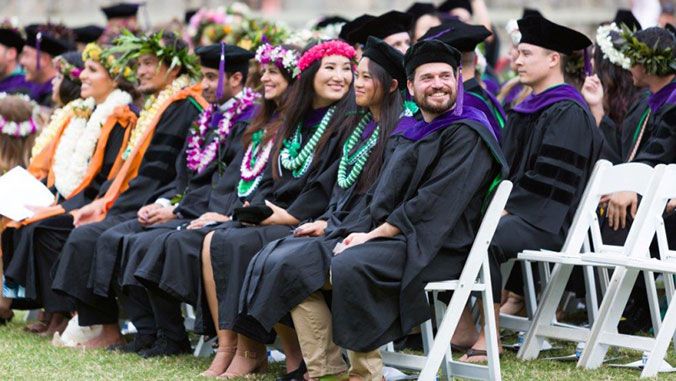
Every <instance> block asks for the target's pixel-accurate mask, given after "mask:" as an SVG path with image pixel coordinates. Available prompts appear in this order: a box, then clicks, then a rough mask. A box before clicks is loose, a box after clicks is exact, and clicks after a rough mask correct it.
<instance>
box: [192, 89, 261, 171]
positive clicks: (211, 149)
mask: <svg viewBox="0 0 676 381" xmlns="http://www.w3.org/2000/svg"><path fill="white" fill-rule="evenodd" d="M259 98H260V94H258V93H257V92H255V91H253V90H251V89H249V88H245V89H244V90H242V94H241V95H239V96H238V97H237V99H236V100H235V102H234V103H233V104H232V105H231V106H230V107H228V108H227V109H226V110H225V111H224V112H223V117H222V119H221V120H220V122H218V125H217V127H216V135H215V136H214V137H213V139H211V140H210V141H209V142H208V143H207V134H208V132H209V130H210V129H209V123H210V122H211V119H212V115H213V113H214V108H213V106H211V105H209V107H207V108H206V109H205V110H204V111H203V112H202V114H200V116H199V118H198V119H197V122H196V123H195V125H194V126H193V128H192V129H191V131H190V135H189V136H188V149H187V150H186V153H187V155H188V158H187V162H188V169H190V170H191V171H194V172H197V173H200V172H202V171H203V170H204V169H205V168H206V167H207V166H208V165H209V164H210V163H211V162H212V161H213V160H214V158H215V157H216V154H217V152H218V147H219V145H220V144H221V143H222V142H225V140H226V138H227V137H228V135H229V134H230V132H231V131H232V128H233V126H234V125H235V123H236V121H237V116H238V115H240V114H241V113H242V112H243V111H244V110H246V109H248V108H249V107H252V106H253V105H254V103H256V101H257V100H258V99H259ZM205 143H206V145H204V144H205Z"/></svg>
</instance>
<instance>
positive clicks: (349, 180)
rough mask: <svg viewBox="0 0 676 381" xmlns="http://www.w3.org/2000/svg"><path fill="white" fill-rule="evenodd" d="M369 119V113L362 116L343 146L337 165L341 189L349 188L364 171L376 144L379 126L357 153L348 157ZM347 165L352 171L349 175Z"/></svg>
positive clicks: (370, 116) (370, 117)
mask: <svg viewBox="0 0 676 381" xmlns="http://www.w3.org/2000/svg"><path fill="white" fill-rule="evenodd" d="M371 119H372V115H371V113H370V112H369V113H367V114H366V115H364V117H363V118H361V120H360V121H359V124H357V127H355V129H354V131H352V134H350V137H349V138H348V139H347V141H346V142H345V144H344V145H343V156H342V157H341V158H340V164H339V165H338V186H340V187H341V188H343V189H347V188H349V187H351V186H352V185H354V183H355V182H356V181H357V179H358V178H359V175H360V174H361V171H362V169H364V165H365V164H366V162H367V161H368V159H369V156H371V150H372V149H373V147H375V145H376V143H377V142H378V136H379V135H380V126H378V125H376V127H375V128H374V129H373V132H372V133H371V136H370V137H369V138H368V140H367V141H366V143H364V145H362V146H361V147H360V148H359V149H358V150H357V152H355V153H354V154H352V155H350V152H352V150H353V149H354V147H355V146H356V145H357V143H358V142H359V141H360V140H361V134H362V133H363V132H364V129H365V128H366V125H367V124H368V123H369V122H370V121H371ZM348 165H351V166H352V169H351V170H350V171H349V173H348V171H347V167H348Z"/></svg>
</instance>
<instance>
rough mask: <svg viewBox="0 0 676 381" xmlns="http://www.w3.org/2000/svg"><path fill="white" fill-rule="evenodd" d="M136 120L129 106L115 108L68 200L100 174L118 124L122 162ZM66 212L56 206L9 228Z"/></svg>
mask: <svg viewBox="0 0 676 381" xmlns="http://www.w3.org/2000/svg"><path fill="white" fill-rule="evenodd" d="M136 120H137V116H136V114H135V113H134V112H133V111H132V110H131V109H130V108H129V106H128V105H122V106H117V107H116V108H115V110H114V111H113V113H112V114H111V115H110V116H109V117H108V119H106V122H105V123H104V124H103V126H101V134H100V135H99V140H98V141H97V142H96V149H95V150H94V153H93V154H92V157H91V159H90V160H89V164H88V165H87V171H86V172H85V176H84V177H83V179H82V181H81V182H80V185H78V186H77V188H75V189H74V190H73V191H72V192H71V193H70V194H69V195H68V196H67V197H66V200H68V199H71V198H73V197H75V195H77V194H78V193H80V192H81V191H82V190H84V189H85V188H87V187H88V186H89V185H91V183H92V181H93V180H94V178H95V177H96V175H98V173H99V172H100V171H101V166H102V165H103V157H104V155H105V151H106V145H107V144H108V138H109V137H110V133H111V132H112V131H113V128H115V126H116V125H117V124H118V123H119V124H120V125H121V126H122V128H124V129H125V132H124V138H123V143H122V146H121V147H120V150H119V152H118V154H117V157H116V159H115V163H116V164H117V163H118V161H119V160H121V157H122V153H123V152H124V149H125V148H126V145H127V141H128V140H129V136H130V131H131V130H132V129H133V127H134V126H135V125H136ZM120 167H121V165H113V167H112V168H111V170H110V172H109V173H108V180H110V179H112V178H113V177H115V175H117V172H119V170H120ZM52 185H54V171H53V169H52V168H50V169H49V177H48V181H47V186H50V187H51V186H52ZM65 212H66V211H65V210H64V209H63V207H61V205H54V206H51V207H49V208H47V209H44V210H42V211H40V212H39V213H36V214H35V215H34V216H33V217H30V218H27V219H25V220H22V221H20V222H14V221H12V222H10V223H9V224H8V225H7V226H8V227H13V228H17V227H21V226H26V225H29V224H31V223H33V222H36V221H41V220H44V219H46V218H49V217H53V216H58V215H60V214H63V213H65Z"/></svg>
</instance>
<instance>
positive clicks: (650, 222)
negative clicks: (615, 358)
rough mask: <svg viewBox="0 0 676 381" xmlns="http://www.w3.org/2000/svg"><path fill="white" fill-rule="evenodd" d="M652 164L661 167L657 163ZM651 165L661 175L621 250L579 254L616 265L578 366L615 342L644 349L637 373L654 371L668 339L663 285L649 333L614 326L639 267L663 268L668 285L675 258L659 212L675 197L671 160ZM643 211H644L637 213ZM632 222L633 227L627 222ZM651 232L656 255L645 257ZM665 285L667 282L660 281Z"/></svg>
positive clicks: (672, 306) (673, 321)
mask: <svg viewBox="0 0 676 381" xmlns="http://www.w3.org/2000/svg"><path fill="white" fill-rule="evenodd" d="M658 167H662V168H659V169H658ZM658 167H656V168H655V172H656V176H657V171H658V170H663V171H664V175H663V176H662V179H661V181H660V182H659V184H658V186H655V189H654V190H652V192H651V193H653V194H652V196H649V197H644V199H643V202H642V203H645V202H646V198H650V197H651V198H652V200H650V201H651V202H650V207H649V208H644V210H639V211H638V212H637V215H636V219H635V220H634V223H633V225H632V229H631V231H630V233H629V237H627V244H626V245H625V248H626V250H627V251H629V250H631V252H628V253H627V254H628V255H627V256H624V257H617V256H608V255H599V254H593V255H592V254H587V255H583V256H582V258H583V260H586V261H589V262H590V263H594V264H597V265H611V266H617V267H616V268H615V271H614V272H613V276H612V278H611V280H610V285H609V287H608V292H607V295H606V297H605V298H604V300H603V303H602V304H601V309H600V310H599V318H598V320H597V321H596V322H595V323H594V325H593V326H592V328H591V332H590V335H589V340H588V341H587V345H586V346H585V349H584V351H583V352H582V356H581V357H580V360H579V361H578V367H584V368H587V369H592V368H597V367H598V366H600V365H601V364H602V363H603V359H604V357H605V354H606V352H607V351H608V347H610V346H617V347H622V348H628V349H636V350H642V351H647V352H649V354H648V360H647V363H646V364H645V366H644V368H643V371H642V373H641V377H654V376H656V375H657V372H658V371H659V369H660V367H661V365H662V362H663V359H664V356H665V354H666V351H667V348H668V347H669V342H670V341H671V339H672V338H673V337H674V334H676V303H675V302H674V298H673V297H671V296H672V295H669V294H672V293H673V289H671V290H670V291H668V293H667V296H668V297H669V299H671V300H670V301H669V307H668V309H667V313H666V315H665V316H664V319H663V320H662V321H661V326H653V330H654V331H655V337H654V338H651V337H643V336H635V335H626V334H620V333H618V332H617V325H618V323H619V321H620V318H621V316H622V312H623V310H624V308H625V306H626V304H627V301H628V299H629V295H630V293H631V290H632V288H633V286H634V283H635V281H636V278H637V277H638V273H639V271H644V272H647V273H649V274H652V273H653V272H659V273H664V274H669V275H668V276H665V279H667V278H671V280H670V281H667V282H666V283H668V284H670V285H671V286H673V275H672V274H676V261H674V256H673V254H674V253H673V252H671V251H670V250H669V248H668V245H667V239H666V232H665V228H664V220H663V219H662V213H663V212H664V208H665V206H666V205H667V203H668V201H669V199H671V198H676V165H674V164H672V165H669V166H668V167H666V168H664V166H658ZM641 212H644V213H641ZM634 226H637V228H636V229H634V228H633V227H634ZM655 235H657V241H658V247H659V249H660V250H659V251H660V259H651V258H650V243H651V242H652V240H653V237H655ZM665 286H666V289H667V290H669V289H670V286H669V285H666V284H665Z"/></svg>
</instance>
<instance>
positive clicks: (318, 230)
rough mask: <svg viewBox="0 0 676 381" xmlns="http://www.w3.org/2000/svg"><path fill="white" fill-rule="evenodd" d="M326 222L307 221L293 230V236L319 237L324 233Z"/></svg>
mask: <svg viewBox="0 0 676 381" xmlns="http://www.w3.org/2000/svg"><path fill="white" fill-rule="evenodd" d="M327 225H328V223H327V222H326V221H324V220H317V221H314V222H308V223H306V224H303V225H301V226H299V227H298V228H297V229H296V230H294V231H293V236H294V237H321V236H323V235H324V229H326V226H327Z"/></svg>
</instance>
